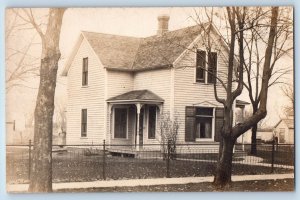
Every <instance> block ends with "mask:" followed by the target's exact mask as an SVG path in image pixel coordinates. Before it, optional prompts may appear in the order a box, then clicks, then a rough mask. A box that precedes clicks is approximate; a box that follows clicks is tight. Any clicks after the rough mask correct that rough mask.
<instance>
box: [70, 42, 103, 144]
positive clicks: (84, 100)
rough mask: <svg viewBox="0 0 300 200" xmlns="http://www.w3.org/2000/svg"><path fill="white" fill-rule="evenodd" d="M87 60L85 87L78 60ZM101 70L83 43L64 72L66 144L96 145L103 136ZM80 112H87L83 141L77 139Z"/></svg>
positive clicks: (86, 45) (91, 51)
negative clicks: (65, 74)
mask: <svg viewBox="0 0 300 200" xmlns="http://www.w3.org/2000/svg"><path fill="white" fill-rule="evenodd" d="M85 57H88V86H82V59H83V58H85ZM103 102H104V68H103V66H101V63H100V62H99V60H98V58H97V57H96V56H95V54H94V52H93V50H92V49H91V47H90V46H89V44H88V42H87V41H86V40H85V39H83V41H82V43H81V45H80V47H79V49H78V52H77V54H76V56H75V57H74V60H73V62H72V65H71V68H70V69H69V72H68V104H67V135H66V138H67V144H92V143H93V144H98V143H101V142H102V140H103V138H104V137H103V136H104V123H103V122H104V116H105V114H104V103H103ZM81 109H87V137H86V138H81Z"/></svg>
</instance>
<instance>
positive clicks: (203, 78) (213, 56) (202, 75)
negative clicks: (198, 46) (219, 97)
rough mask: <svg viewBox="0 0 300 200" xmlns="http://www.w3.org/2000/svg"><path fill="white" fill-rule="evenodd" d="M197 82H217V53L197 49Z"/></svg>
mask: <svg viewBox="0 0 300 200" xmlns="http://www.w3.org/2000/svg"><path fill="white" fill-rule="evenodd" d="M196 55H197V56H196V82H200V83H210V84H211V83H215V82H216V75H217V62H218V60H217V53H216V52H206V51H203V50H197V54H196Z"/></svg>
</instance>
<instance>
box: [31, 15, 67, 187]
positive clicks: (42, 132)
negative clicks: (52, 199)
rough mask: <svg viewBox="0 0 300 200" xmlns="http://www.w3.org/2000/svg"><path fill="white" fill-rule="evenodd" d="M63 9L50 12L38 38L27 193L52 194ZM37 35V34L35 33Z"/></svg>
mask: <svg viewBox="0 0 300 200" xmlns="http://www.w3.org/2000/svg"><path fill="white" fill-rule="evenodd" d="M64 11H65V10H64V9H50V11H49V20H48V25H47V30H46V33H45V35H43V34H42V33H41V32H39V34H40V36H41V38H42V56H41V66H40V85H39V91H38V96H37V101H36V107H35V111H34V147H33V152H32V165H31V169H30V171H31V176H30V184H29V191H30V192H51V191H52V119H53V112H54V95H55V87H56V74H57V68H58V60H59V58H60V51H59V36H60V30H61V24H62V17H63V14H64ZM39 31H40V30H39Z"/></svg>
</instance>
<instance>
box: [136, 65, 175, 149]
mask: <svg viewBox="0 0 300 200" xmlns="http://www.w3.org/2000/svg"><path fill="white" fill-rule="evenodd" d="M171 87H172V79H171V69H157V70H151V71H143V72H137V73H135V74H134V90H144V89H147V90H150V91H152V92H153V93H155V94H157V95H158V96H159V97H161V98H162V99H164V103H163V106H162V111H161V112H162V113H165V114H169V113H170V111H171V109H172V108H171V98H170V97H171ZM159 112H160V111H159V110H158V111H157V117H159ZM146 113H147V109H146ZM147 117H148V113H147V114H146V115H145V121H144V127H148V126H147V124H146V123H148V119H147ZM156 130H157V131H156V134H155V139H148V129H147V128H145V129H144V140H143V142H144V144H158V143H159V141H160V137H159V121H158V120H157V126H156Z"/></svg>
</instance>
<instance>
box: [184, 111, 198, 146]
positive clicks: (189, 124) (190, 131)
mask: <svg viewBox="0 0 300 200" xmlns="http://www.w3.org/2000/svg"><path fill="white" fill-rule="evenodd" d="M195 110H196V109H195V107H193V106H187V107H185V141H186V142H194V141H195V138H196V132H195Z"/></svg>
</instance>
